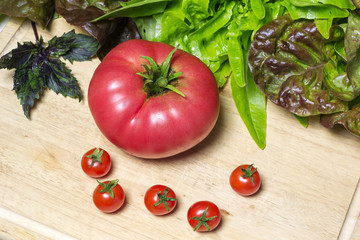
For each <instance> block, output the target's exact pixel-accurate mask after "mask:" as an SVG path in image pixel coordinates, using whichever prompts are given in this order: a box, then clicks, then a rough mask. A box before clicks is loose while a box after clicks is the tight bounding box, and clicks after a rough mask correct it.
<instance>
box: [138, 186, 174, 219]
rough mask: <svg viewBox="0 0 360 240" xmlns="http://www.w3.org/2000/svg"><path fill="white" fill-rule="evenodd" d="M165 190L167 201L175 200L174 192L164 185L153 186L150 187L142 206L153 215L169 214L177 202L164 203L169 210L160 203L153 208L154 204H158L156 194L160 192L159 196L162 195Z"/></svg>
mask: <svg viewBox="0 0 360 240" xmlns="http://www.w3.org/2000/svg"><path fill="white" fill-rule="evenodd" d="M166 189H167V194H166V197H167V198H169V199H176V194H175V192H174V191H173V190H172V189H171V188H169V187H167V186H164V185H154V186H152V187H150V188H149V189H148V190H147V191H146V193H145V196H144V204H145V207H146V208H147V209H148V210H149V211H150V212H151V213H152V214H154V215H158V216H160V215H165V214H168V213H170V212H172V211H173V210H174V208H175V206H176V204H177V201H173V200H172V201H166V204H167V206H168V208H169V209H166V206H165V204H164V203H160V204H159V205H157V206H154V204H156V203H158V202H159V201H160V198H159V196H158V192H160V194H161V195H164V192H165V191H166Z"/></svg>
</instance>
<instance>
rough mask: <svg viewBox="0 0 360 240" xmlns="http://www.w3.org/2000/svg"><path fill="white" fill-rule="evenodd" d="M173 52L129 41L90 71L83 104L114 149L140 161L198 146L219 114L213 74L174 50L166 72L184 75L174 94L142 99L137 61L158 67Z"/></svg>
mask: <svg viewBox="0 0 360 240" xmlns="http://www.w3.org/2000/svg"><path fill="white" fill-rule="evenodd" d="M173 49H174V48H173V47H172V46H170V45H167V44H164V43H160V42H150V41H146V40H139V39H134V40H128V41H125V42H123V43H121V44H119V45H118V46H117V47H115V48H114V49H113V50H112V51H110V52H109V53H108V54H107V56H106V57H105V58H104V59H103V61H102V62H101V63H100V65H99V66H98V67H97V69H96V70H95V72H94V75H93V77H92V79H91V82H90V84H89V89H88V103H89V107H90V111H91V113H92V116H93V117H94V120H95V122H96V124H97V126H98V127H99V129H100V130H101V132H102V133H103V134H104V135H105V136H106V137H107V138H108V139H109V140H110V141H111V142H112V143H114V144H115V145H116V146H118V147H119V148H121V149H123V150H124V151H126V152H128V153H129V154H132V155H135V156H137V157H141V158H164V157H169V156H172V155H175V154H178V153H180V152H183V151H186V150H188V149H190V148H191V147H193V146H195V145H196V144H198V143H199V142H201V141H202V140H203V139H204V138H205V137H206V136H207V135H208V134H209V133H210V132H211V130H212V128H213V127H214V125H215V123H216V121H217V118H218V115H219V108H220V105H219V92H218V87H217V83H216V80H215V78H214V75H213V74H212V72H211V71H210V70H209V68H208V67H207V66H206V65H205V64H204V63H203V62H201V61H200V60H199V59H198V58H196V57H194V56H192V55H190V54H189V53H186V52H184V51H182V50H177V51H176V52H175V55H174V56H173V58H172V61H171V65H170V68H171V69H172V70H174V71H176V72H183V74H182V75H181V76H180V77H179V78H178V80H177V86H176V87H177V89H179V90H180V91H181V92H182V93H184V94H185V95H186V96H185V97H183V96H181V95H179V94H177V93H175V92H173V91H166V92H165V93H163V94H160V95H157V96H153V97H149V98H148V97H147V94H146V92H145V91H144V90H143V86H144V81H143V78H142V77H141V76H139V75H137V74H136V73H138V72H144V71H145V70H144V67H143V65H144V64H146V65H149V63H148V61H147V60H146V59H143V58H142V57H141V56H149V57H151V58H153V59H154V60H155V62H157V63H159V64H161V63H163V62H164V60H165V59H166V58H167V56H168V55H169V53H170V52H171V51H172V50H173Z"/></svg>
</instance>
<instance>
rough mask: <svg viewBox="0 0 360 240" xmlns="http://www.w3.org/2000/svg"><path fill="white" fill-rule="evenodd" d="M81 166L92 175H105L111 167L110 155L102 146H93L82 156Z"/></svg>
mask: <svg viewBox="0 0 360 240" xmlns="http://www.w3.org/2000/svg"><path fill="white" fill-rule="evenodd" d="M81 168H82V169H83V171H84V172H85V173H86V174H87V175H89V176H90V177H94V178H98V177H103V176H105V175H106V174H107V173H108V172H109V171H110V168H111V158H110V155H109V153H108V152H106V151H105V150H103V149H101V148H93V149H91V150H89V151H87V152H86V153H85V154H84V155H83V157H82V158H81Z"/></svg>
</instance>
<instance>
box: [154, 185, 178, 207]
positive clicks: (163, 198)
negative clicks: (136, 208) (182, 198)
mask: <svg viewBox="0 0 360 240" xmlns="http://www.w3.org/2000/svg"><path fill="white" fill-rule="evenodd" d="M168 192H169V188H165V190H164V193H163V194H161V191H158V192H157V196H158V198H159V201H157V202H156V203H155V204H154V207H156V206H158V205H160V204H161V203H163V204H164V205H165V208H166V210H167V211H168V212H169V211H170V209H169V205H168V204H167V202H168V201H177V199H176V198H169V197H167V194H168Z"/></svg>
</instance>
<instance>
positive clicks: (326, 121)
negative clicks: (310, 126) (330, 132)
mask: <svg viewBox="0 0 360 240" xmlns="http://www.w3.org/2000/svg"><path fill="white" fill-rule="evenodd" d="M320 122H321V124H322V125H323V126H324V127H327V128H333V127H334V126H335V125H336V124H341V125H343V126H344V127H345V129H346V130H348V131H349V132H350V133H352V134H354V135H356V136H360V106H359V107H355V108H353V109H351V110H349V111H347V112H340V113H334V114H330V115H321V118H320Z"/></svg>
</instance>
